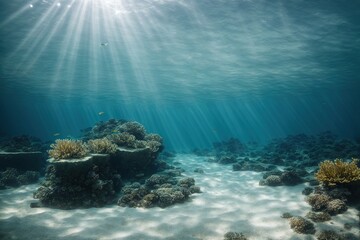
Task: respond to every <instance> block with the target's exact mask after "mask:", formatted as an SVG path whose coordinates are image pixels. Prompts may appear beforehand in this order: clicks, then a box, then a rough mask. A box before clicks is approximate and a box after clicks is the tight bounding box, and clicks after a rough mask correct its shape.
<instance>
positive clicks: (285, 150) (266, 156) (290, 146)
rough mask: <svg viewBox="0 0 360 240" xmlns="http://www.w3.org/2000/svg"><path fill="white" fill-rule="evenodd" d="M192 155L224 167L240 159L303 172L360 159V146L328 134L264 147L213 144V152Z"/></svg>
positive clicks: (291, 137) (232, 142) (299, 136)
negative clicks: (324, 163) (325, 163)
mask: <svg viewBox="0 0 360 240" xmlns="http://www.w3.org/2000/svg"><path fill="white" fill-rule="evenodd" d="M193 153H194V154H197V155H201V156H209V157H210V158H211V159H212V160H211V161H213V162H218V163H221V164H233V163H236V162H238V160H239V159H241V158H242V159H243V158H248V159H253V160H256V162H257V163H263V164H273V165H281V166H292V167H298V168H300V167H309V166H317V165H318V164H319V163H320V162H321V161H324V160H328V159H330V160H333V159H336V158H343V159H351V158H360V143H359V142H358V141H352V140H349V139H341V138H338V137H337V136H336V135H334V134H332V133H331V132H329V131H327V132H322V133H319V134H316V135H306V134H297V135H289V136H287V137H284V138H277V139H273V140H271V141H270V142H269V143H268V144H265V145H264V146H260V145H258V144H257V143H255V142H248V143H243V142H241V141H240V140H239V139H236V138H230V139H228V140H225V141H222V142H215V143H213V147H212V149H210V150H206V149H203V150H201V149H194V150H193Z"/></svg>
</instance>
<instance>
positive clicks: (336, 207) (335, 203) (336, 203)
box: [326, 199, 348, 215]
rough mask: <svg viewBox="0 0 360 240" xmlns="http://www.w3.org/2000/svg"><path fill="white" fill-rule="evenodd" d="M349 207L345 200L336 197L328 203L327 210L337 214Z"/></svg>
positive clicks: (331, 213)
mask: <svg viewBox="0 0 360 240" xmlns="http://www.w3.org/2000/svg"><path fill="white" fill-rule="evenodd" d="M347 209H348V207H347V206H346V204H345V202H344V201H342V200H340V199H334V200H331V201H330V202H329V203H328V204H327V208H326V211H327V212H328V213H329V214H330V215H337V214H340V213H344V212H346V210H347Z"/></svg>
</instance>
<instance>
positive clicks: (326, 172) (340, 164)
mask: <svg viewBox="0 0 360 240" xmlns="http://www.w3.org/2000/svg"><path fill="white" fill-rule="evenodd" d="M357 162H358V159H353V160H352V161H351V162H350V163H348V162H344V161H342V160H341V159H335V161H329V160H326V161H324V162H322V163H320V164H319V167H320V169H319V171H318V172H317V173H316V174H315V176H316V179H317V180H318V181H320V182H323V183H325V184H327V185H336V184H344V183H345V184H346V183H351V182H355V181H360V168H359V167H358V166H357Z"/></svg>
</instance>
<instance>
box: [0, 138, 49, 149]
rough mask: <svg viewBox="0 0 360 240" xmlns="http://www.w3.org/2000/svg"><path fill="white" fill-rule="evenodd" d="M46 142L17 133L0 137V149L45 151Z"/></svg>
mask: <svg viewBox="0 0 360 240" xmlns="http://www.w3.org/2000/svg"><path fill="white" fill-rule="evenodd" d="M46 148H47V144H46V143H43V142H42V141H41V140H40V139H39V138H37V137H33V136H28V135H19V136H14V137H4V138H0V151H2V152H45V151H46Z"/></svg>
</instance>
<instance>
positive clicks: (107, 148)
mask: <svg viewBox="0 0 360 240" xmlns="http://www.w3.org/2000/svg"><path fill="white" fill-rule="evenodd" d="M88 146H89V150H90V152H92V153H109V154H111V153H114V152H116V149H117V146H116V144H114V143H112V142H111V141H110V140H109V139H107V138H101V139H94V140H89V141H88Z"/></svg>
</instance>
